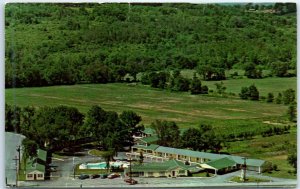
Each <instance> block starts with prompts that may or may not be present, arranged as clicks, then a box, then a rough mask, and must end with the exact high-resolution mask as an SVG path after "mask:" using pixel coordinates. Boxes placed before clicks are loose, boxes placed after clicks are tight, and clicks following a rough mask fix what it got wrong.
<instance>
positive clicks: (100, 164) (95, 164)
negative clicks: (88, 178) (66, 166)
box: [86, 162, 107, 169]
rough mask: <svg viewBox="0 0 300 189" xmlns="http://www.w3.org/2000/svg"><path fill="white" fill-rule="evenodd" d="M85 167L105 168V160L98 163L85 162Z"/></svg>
mask: <svg viewBox="0 0 300 189" xmlns="http://www.w3.org/2000/svg"><path fill="white" fill-rule="evenodd" d="M86 168H87V169H107V165H106V162H100V163H88V164H86Z"/></svg>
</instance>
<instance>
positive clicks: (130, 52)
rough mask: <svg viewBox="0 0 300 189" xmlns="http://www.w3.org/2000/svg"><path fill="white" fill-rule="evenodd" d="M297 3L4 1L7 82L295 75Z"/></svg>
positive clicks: (9, 84) (18, 84) (26, 84)
mask: <svg viewBox="0 0 300 189" xmlns="http://www.w3.org/2000/svg"><path fill="white" fill-rule="evenodd" d="M260 6H261V7H262V10H264V9H265V7H263V6H262V5H259V7H260ZM293 7H294V8H295V4H288V5H287V4H278V3H277V4H276V6H275V4H274V5H272V6H271V9H274V10H280V11H281V12H283V13H284V14H271V13H253V12H247V11H245V10H247V8H246V6H244V5H236V6H222V5H221V4H197V5H193V4H171V3H166V4H131V5H129V4H122V3H120V4H105V3H104V4H92V3H86V4H54V3H52V4H39V3H31V4H18V3H15V4H7V5H6V7H5V27H6V35H5V37H6V38H5V48H6V49H7V50H6V51H5V86H6V87H7V88H8V87H33V86H47V85H71V84H76V83H83V82H84V83H108V82H123V81H124V80H125V79H124V78H125V76H126V75H130V76H132V77H133V80H136V75H137V73H143V72H157V71H162V70H165V69H169V70H175V69H179V70H180V69H195V70H197V72H198V73H199V74H200V76H201V78H200V79H203V80H222V79H225V74H224V73H225V70H228V69H232V68H235V69H245V70H246V75H247V76H248V77H250V78H260V77H261V71H260V70H261V69H270V70H273V71H272V73H273V75H274V76H279V77H286V76H290V75H289V72H288V70H289V69H294V70H295V68H296V16H295V9H293ZM285 13H289V14H285ZM282 28H284V30H283V29H282ZM237 47H238V48H237ZM181 79H182V78H181ZM183 82H184V81H182V82H180V83H183ZM174 89H176V87H175V88H174Z"/></svg>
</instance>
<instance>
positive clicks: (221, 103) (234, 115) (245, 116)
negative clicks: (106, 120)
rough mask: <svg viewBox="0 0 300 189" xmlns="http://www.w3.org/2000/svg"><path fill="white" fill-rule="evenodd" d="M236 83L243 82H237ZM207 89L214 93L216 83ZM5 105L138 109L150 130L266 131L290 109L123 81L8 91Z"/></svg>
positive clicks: (291, 82)
mask: <svg viewBox="0 0 300 189" xmlns="http://www.w3.org/2000/svg"><path fill="white" fill-rule="evenodd" d="M272 79H273V80H274V82H272ZM237 81H241V82H240V83H236V82H237ZM252 81H254V80H249V79H248V80H245V79H242V80H228V81H224V83H225V86H227V91H232V92H236V93H238V91H237V90H238V88H241V87H237V86H235V85H239V86H248V85H249V84H250V83H252ZM231 82H232V83H234V84H235V85H233V84H231ZM253 83H254V82H253ZM255 84H256V85H257V86H258V89H259V90H262V91H264V92H265V93H267V92H272V91H273V90H274V91H279V90H281V91H283V90H285V89H287V88H289V87H290V86H294V87H293V88H294V89H295V88H296V79H295V78H292V79H291V78H280V82H279V80H278V78H268V79H262V80H255ZM208 85H209V87H210V88H211V89H215V87H214V86H213V83H212V82H211V83H209V84H208ZM262 87H264V89H262ZM284 87H285V88H284ZM274 94H275V95H276V93H274ZM6 103H8V104H16V105H19V106H27V105H31V106H35V107H41V106H45V105H47V106H57V105H67V106H74V107H77V108H78V109H79V110H80V111H81V112H83V113H86V112H87V111H88V110H89V108H90V107H91V106H92V105H99V106H101V107H102V108H104V109H105V110H114V111H117V112H122V111H123V110H133V111H136V112H137V113H138V114H140V115H141V116H142V119H143V123H144V124H145V125H146V126H147V125H149V124H150V123H151V122H152V121H154V120H155V119H165V120H169V121H175V122H176V123H178V124H179V126H180V127H194V126H197V125H199V123H204V122H205V123H210V124H213V125H214V126H218V127H219V128H220V129H221V128H223V127H225V126H226V129H228V127H234V129H236V130H239V129H244V128H241V127H239V128H237V127H235V126H246V125H248V126H249V125H254V126H255V127H257V126H259V125H260V128H261V127H264V126H265V125H266V124H265V123H263V122H266V121H272V120H278V119H280V117H282V116H283V115H284V114H285V112H286V110H287V106H283V105H277V104H272V103H271V104H270V103H266V102H253V101H248V100H240V99H239V98H238V97H233V98H232V97H230V98H223V97H219V96H212V95H197V96H194V95H190V94H189V93H175V92H169V91H167V90H157V89H153V88H150V87H149V86H143V85H141V84H138V85H132V84H118V83H115V84H83V85H71V86H53V87H40V88H19V89H6ZM252 129H253V128H252Z"/></svg>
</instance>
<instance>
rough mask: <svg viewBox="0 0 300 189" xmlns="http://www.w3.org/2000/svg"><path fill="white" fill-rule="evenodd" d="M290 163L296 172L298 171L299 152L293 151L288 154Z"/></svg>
mask: <svg viewBox="0 0 300 189" xmlns="http://www.w3.org/2000/svg"><path fill="white" fill-rule="evenodd" d="M287 161H288V163H289V164H290V165H291V166H293V167H294V169H295V173H297V152H292V153H290V154H289V155H288V158H287Z"/></svg>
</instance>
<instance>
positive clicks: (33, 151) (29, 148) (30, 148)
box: [22, 138, 38, 171]
mask: <svg viewBox="0 0 300 189" xmlns="http://www.w3.org/2000/svg"><path fill="white" fill-rule="evenodd" d="M22 147H23V162H24V165H25V164H26V161H27V159H28V158H30V159H31V158H33V157H36V156H37V150H38V145H37V143H36V142H35V141H33V140H30V139H28V138H25V139H24V140H23V141H22ZM24 167H25V169H26V166H24ZM25 171H26V170H25Z"/></svg>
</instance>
